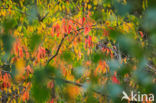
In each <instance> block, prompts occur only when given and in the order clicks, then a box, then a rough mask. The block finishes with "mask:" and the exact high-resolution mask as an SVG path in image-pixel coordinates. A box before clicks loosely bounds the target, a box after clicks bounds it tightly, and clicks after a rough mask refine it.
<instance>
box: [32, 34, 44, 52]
mask: <svg viewBox="0 0 156 103" xmlns="http://www.w3.org/2000/svg"><path fill="white" fill-rule="evenodd" d="M40 42H41V36H40V35H38V34H33V35H32V36H31V38H30V49H31V50H32V51H34V49H35V48H37V47H38V46H39V44H40Z"/></svg>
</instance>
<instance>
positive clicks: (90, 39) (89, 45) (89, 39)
mask: <svg viewBox="0 0 156 103" xmlns="http://www.w3.org/2000/svg"><path fill="white" fill-rule="evenodd" d="M85 45H86V46H85V47H86V48H87V47H89V48H90V47H92V46H93V43H92V37H91V36H90V35H89V36H88V37H87V38H86V40H85Z"/></svg>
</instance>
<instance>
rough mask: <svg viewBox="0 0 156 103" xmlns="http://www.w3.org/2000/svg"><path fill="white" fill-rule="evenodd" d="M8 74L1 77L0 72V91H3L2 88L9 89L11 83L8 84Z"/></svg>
mask: <svg viewBox="0 0 156 103" xmlns="http://www.w3.org/2000/svg"><path fill="white" fill-rule="evenodd" d="M10 78H11V76H10V74H7V73H4V74H3V75H2V73H1V72H0V82H1V83H0V88H1V90H3V89H4V88H9V87H10V86H11V82H10Z"/></svg>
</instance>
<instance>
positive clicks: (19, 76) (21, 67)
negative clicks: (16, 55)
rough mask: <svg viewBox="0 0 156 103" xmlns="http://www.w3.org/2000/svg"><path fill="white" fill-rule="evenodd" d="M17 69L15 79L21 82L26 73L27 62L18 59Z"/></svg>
mask: <svg viewBox="0 0 156 103" xmlns="http://www.w3.org/2000/svg"><path fill="white" fill-rule="evenodd" d="M15 67H16V76H15V78H16V79H17V80H21V79H22V76H23V74H24V72H25V61H24V60H23V59H18V60H17V61H16V63H15Z"/></svg>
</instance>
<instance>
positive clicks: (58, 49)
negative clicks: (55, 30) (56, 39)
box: [47, 34, 67, 64]
mask: <svg viewBox="0 0 156 103" xmlns="http://www.w3.org/2000/svg"><path fill="white" fill-rule="evenodd" d="M66 37H67V34H65V35H64V37H63V38H62V40H61V42H60V44H59V46H58V48H57V51H56V53H55V54H54V55H53V56H52V57H51V58H50V59H49V60H48V61H47V64H49V62H50V61H51V60H52V59H53V58H55V57H56V56H57V55H58V53H59V51H60V48H61V46H62V44H63V41H64V39H65V38H66Z"/></svg>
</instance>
